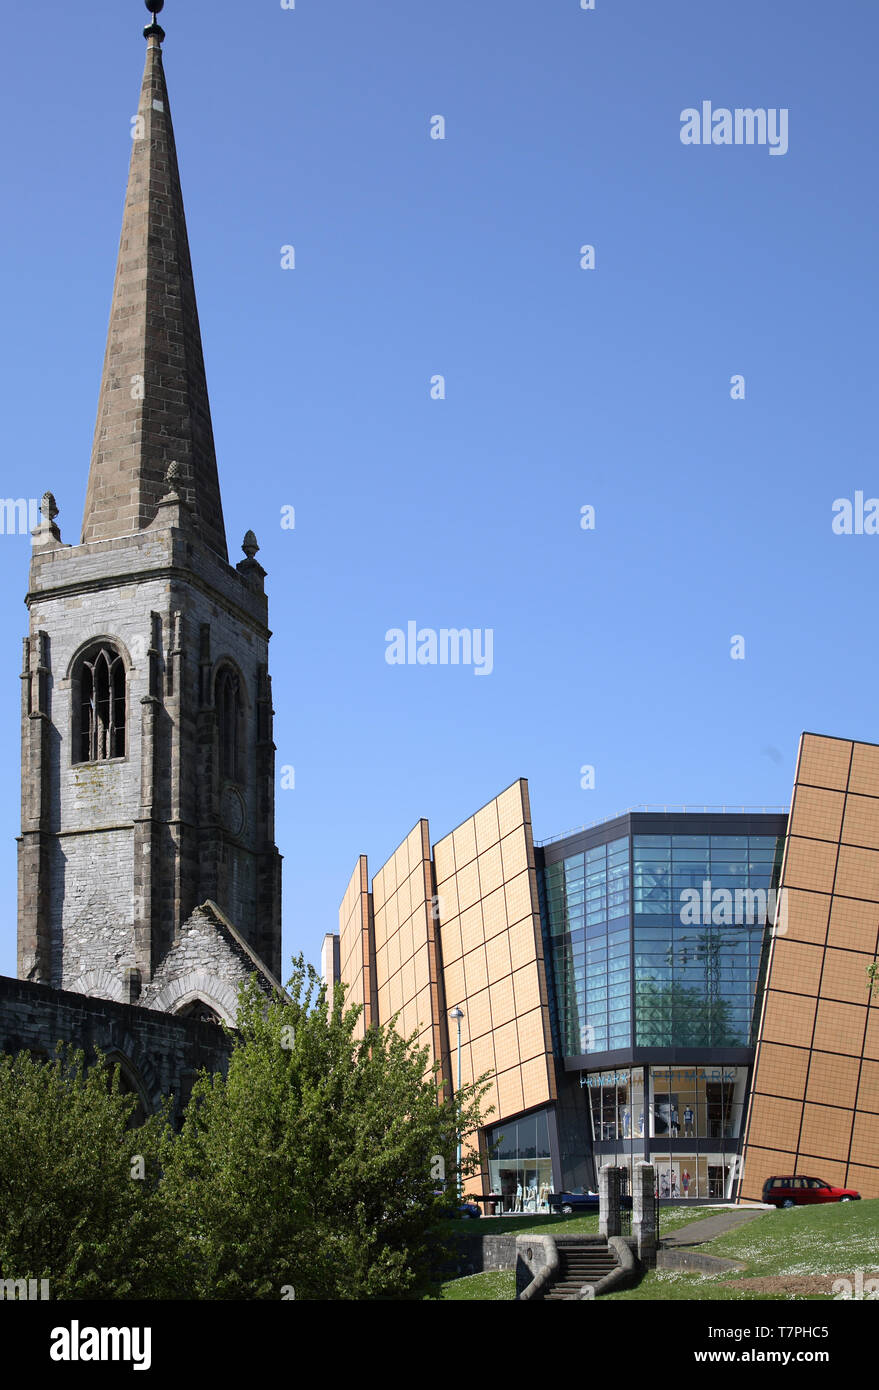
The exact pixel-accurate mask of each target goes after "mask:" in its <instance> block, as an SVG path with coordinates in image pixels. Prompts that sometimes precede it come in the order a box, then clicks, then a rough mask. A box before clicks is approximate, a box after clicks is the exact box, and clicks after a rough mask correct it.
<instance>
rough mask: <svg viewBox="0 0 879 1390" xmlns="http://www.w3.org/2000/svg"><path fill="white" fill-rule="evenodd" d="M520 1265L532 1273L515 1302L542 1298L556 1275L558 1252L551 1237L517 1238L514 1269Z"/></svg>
mask: <svg viewBox="0 0 879 1390" xmlns="http://www.w3.org/2000/svg"><path fill="white" fill-rule="evenodd" d="M520 1265H524V1266H525V1268H526V1269H528V1270H530V1271H531V1273H532V1276H533V1277H532V1279H531V1282H530V1283H529V1284H527V1285H526V1286H525V1288H524V1289H523V1290H522V1292H521V1293H517V1294H516V1299H517V1300H522V1299H535V1298H543V1295H544V1294H545V1293H546V1291H547V1289H548V1288H549V1287H550V1285H551V1284H552V1282H553V1280H554V1279H555V1276H556V1274H557V1273H558V1267H559V1252H558V1246H557V1245H556V1243H555V1241H554V1240H553V1238H552V1236H517V1237H516V1268H517V1272H518V1269H519V1266H520Z"/></svg>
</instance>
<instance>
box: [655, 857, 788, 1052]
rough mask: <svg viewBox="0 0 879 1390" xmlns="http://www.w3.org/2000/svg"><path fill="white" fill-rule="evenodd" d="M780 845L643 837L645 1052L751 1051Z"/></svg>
mask: <svg viewBox="0 0 879 1390" xmlns="http://www.w3.org/2000/svg"><path fill="white" fill-rule="evenodd" d="M777 853H778V845H777V840H776V837H775V836H770V835H635V836H634V837H633V905H634V937H635V1037H634V1043H635V1046H636V1047H706V1048H715V1047H747V1046H749V1044H750V1042H751V1030H752V1022H753V1017H754V997H755V993H756V989H757V980H758V977H759V973H760V963H761V956H762V951H763V944H764V934H765V926H766V915H767V908H768V905H769V901H770V899H769V893H770V889H771V887H772V882H773V873H774V869H775V863H776V857H777Z"/></svg>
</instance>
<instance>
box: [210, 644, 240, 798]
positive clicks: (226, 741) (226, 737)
mask: <svg viewBox="0 0 879 1390" xmlns="http://www.w3.org/2000/svg"><path fill="white" fill-rule="evenodd" d="M216 698H217V713H218V716H219V726H220V727H219V733H220V773H221V775H222V776H223V777H225V778H227V779H228V780H229V781H230V782H237V781H239V780H240V778H239V774H240V768H241V688H240V685H239V681H238V676H237V675H236V673H235V672H234V671H233V670H232V669H231V668H230V667H228V666H224V667H223V669H222V671H221V672H220V674H219V676H218V677H217V697H216Z"/></svg>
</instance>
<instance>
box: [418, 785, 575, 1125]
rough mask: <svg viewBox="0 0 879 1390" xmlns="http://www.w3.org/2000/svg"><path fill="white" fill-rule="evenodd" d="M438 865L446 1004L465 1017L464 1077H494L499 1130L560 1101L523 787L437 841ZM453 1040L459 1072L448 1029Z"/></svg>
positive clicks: (488, 1102)
mask: <svg viewBox="0 0 879 1390" xmlns="http://www.w3.org/2000/svg"><path fill="white" fill-rule="evenodd" d="M434 868H435V874H436V893H437V907H438V912H439V921H440V957H441V960H442V966H443V980H444V984H445V999H446V1007H447V1009H453V1008H454V1007H455V1006H456V1005H460V1006H461V1008H462V1009H463V1010H464V1015H465V1017H464V1019H463V1021H462V1024H461V1039H462V1048H461V1078H462V1081H463V1082H465V1083H466V1082H468V1081H472V1080H475V1079H476V1077H478V1076H480V1075H481V1074H483V1073H485V1072H488V1073H490V1075H491V1077H492V1083H491V1091H490V1093H489V1095H488V1096H487V1097H486V1101H485V1105H486V1106H488V1105H493V1106H494V1108H495V1113H494V1114H493V1115H492V1116H491V1117H490V1119H489V1123H491V1124H496V1123H497V1122H498V1121H499V1120H501V1119H503V1118H505V1117H508V1116H512V1115H516V1114H518V1113H519V1112H520V1111H522V1110H527V1109H530V1108H531V1107H532V1106H537V1105H543V1104H546V1103H547V1102H548V1101H550V1100H555V1098H556V1092H555V1069H554V1065H553V1057H552V1041H551V1035H550V1023H549V1007H548V1000H547V990H546V974H545V968H544V960H543V941H542V936H541V931H540V917H539V912H538V903H537V875H536V872H535V867H534V842H533V839H532V834H531V811H530V805H529V801H528V784H527V782H526V781H525V780H524V779H520V780H519V781H517V782H514V783H513V785H512V786H511V787H508V788H507V790H506V791H505V792H502V793H501V795H500V796H498V797H496V798H495V800H494V801H490V802H489V803H488V805H487V806H483V808H482V809H481V810H480V811H477V812H476V814H475V815H474V816H471V817H470V819H469V820H466V821H464V823H463V824H462V825H459V826H458V828H457V830H454V831H453V832H452V833H451V834H450V835H447V836H446V837H445V838H444V839H442V840H440V841H439V842H438V843H437V844H436V845H434ZM449 1044H450V1066H451V1070H452V1074H453V1076H454V1075H455V1072H456V1067H457V1057H456V1032H455V1029H454V1026H453V1025H452V1024H451V1023H450V1024H449Z"/></svg>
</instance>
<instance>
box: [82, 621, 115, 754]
mask: <svg viewBox="0 0 879 1390" xmlns="http://www.w3.org/2000/svg"><path fill="white" fill-rule="evenodd" d="M77 687H78V697H77V698H78V706H79V728H78V730H77V731H76V734H75V737H74V750H75V761H76V762H79V763H95V762H100V761H102V760H103V759H105V758H124V757H125V663H124V661H123V660H122V657H121V656H120V655H119V653H118V652H117V651H116V650H115V649H114V648H113V647H111V646H109V645H107V644H102V645H101V646H99V647H95V648H93V649H92V650H91V651H88V652H85V653H84V654H83V656H82V657H81V658H80V661H79V673H78V681H77Z"/></svg>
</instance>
